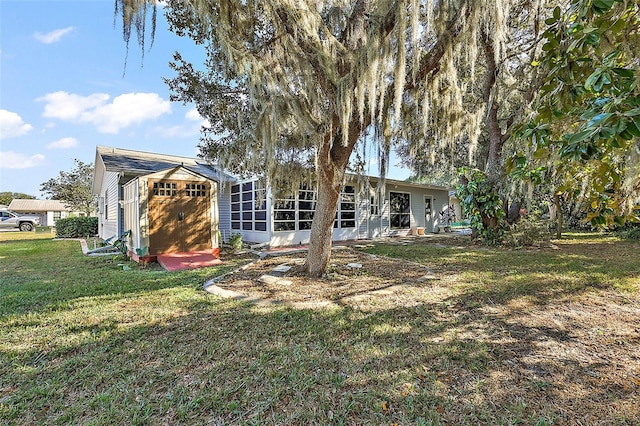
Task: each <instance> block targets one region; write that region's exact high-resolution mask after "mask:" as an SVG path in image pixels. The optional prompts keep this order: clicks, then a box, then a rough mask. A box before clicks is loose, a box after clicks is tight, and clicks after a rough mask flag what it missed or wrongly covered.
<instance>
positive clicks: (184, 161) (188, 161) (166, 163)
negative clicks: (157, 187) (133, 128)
mask: <svg viewBox="0 0 640 426" xmlns="http://www.w3.org/2000/svg"><path fill="white" fill-rule="evenodd" d="M98 152H99V153H100V156H101V157H102V161H103V162H104V165H105V168H106V170H107V171H111V172H122V173H124V174H125V175H130V176H144V175H148V174H150V173H154V172H159V171H163V170H168V169H172V168H175V167H177V166H183V167H184V168H185V169H187V170H190V171H192V172H194V173H197V174H199V175H201V176H204V177H207V178H209V179H213V180H216V181H221V180H224V181H227V182H229V181H235V178H234V177H233V176H231V175H229V174H226V173H224V172H222V171H221V170H219V169H218V168H217V167H215V166H214V165H212V164H209V163H207V162H206V161H205V160H202V159H198V158H189V157H180V156H176V155H165V154H155V153H151V152H143V151H133V150H129V149H122V148H110V147H104V146H99V147H98Z"/></svg>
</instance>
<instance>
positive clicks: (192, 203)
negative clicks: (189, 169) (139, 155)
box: [149, 180, 211, 255]
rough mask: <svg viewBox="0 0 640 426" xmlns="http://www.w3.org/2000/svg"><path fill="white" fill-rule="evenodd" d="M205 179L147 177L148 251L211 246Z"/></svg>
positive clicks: (180, 249)
mask: <svg viewBox="0 0 640 426" xmlns="http://www.w3.org/2000/svg"><path fill="white" fill-rule="evenodd" d="M209 188H210V187H209V183H208V182H185V181H173V180H156V181H154V180H150V181H149V253H150V254H154V255H156V254H162V253H175V252H185V251H194V250H206V249H210V248H211V213H210V205H211V204H210V198H209Z"/></svg>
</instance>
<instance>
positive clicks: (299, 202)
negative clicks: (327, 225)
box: [273, 186, 356, 231]
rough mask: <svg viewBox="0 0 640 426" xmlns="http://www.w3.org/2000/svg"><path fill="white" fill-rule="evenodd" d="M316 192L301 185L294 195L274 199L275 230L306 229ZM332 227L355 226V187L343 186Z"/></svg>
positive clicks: (312, 214) (313, 210)
mask: <svg viewBox="0 0 640 426" xmlns="http://www.w3.org/2000/svg"><path fill="white" fill-rule="evenodd" d="M316 203H317V193H316V191H314V190H312V189H310V188H308V187H305V186H303V187H301V188H300V190H299V191H298V192H297V194H296V195H294V196H291V197H288V198H282V199H279V200H276V202H275V204H274V208H273V210H274V212H273V214H274V222H273V224H274V230H275V231H308V230H310V229H311V223H312V222H313V217H314V215H315V211H316ZM333 227H334V228H355V227H356V194H355V187H353V186H345V187H344V190H343V192H342V193H341V194H340V200H339V202H338V209H337V211H336V220H335V222H334V224H333Z"/></svg>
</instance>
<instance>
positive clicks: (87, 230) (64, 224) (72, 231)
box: [56, 217, 98, 238]
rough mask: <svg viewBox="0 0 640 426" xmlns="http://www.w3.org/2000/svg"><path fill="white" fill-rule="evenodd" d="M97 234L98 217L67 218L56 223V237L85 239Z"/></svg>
mask: <svg viewBox="0 0 640 426" xmlns="http://www.w3.org/2000/svg"><path fill="white" fill-rule="evenodd" d="M97 234H98V218H97V217H67V218H64V219H58V220H57V221H56V237H58V238H85V237H93V236H94V235H97Z"/></svg>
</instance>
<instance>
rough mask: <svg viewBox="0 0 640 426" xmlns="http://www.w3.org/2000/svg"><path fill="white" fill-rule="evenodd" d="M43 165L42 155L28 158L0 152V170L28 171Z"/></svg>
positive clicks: (15, 153) (9, 152) (13, 153)
mask: <svg viewBox="0 0 640 426" xmlns="http://www.w3.org/2000/svg"><path fill="white" fill-rule="evenodd" d="M42 163H44V155H42V154H36V155H32V156H31V157H28V156H26V155H24V154H19V153H17V152H13V151H2V152H0V169H28V168H30V167H37V166H39V165H41V164H42Z"/></svg>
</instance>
